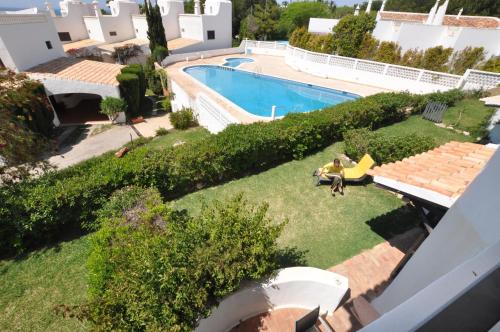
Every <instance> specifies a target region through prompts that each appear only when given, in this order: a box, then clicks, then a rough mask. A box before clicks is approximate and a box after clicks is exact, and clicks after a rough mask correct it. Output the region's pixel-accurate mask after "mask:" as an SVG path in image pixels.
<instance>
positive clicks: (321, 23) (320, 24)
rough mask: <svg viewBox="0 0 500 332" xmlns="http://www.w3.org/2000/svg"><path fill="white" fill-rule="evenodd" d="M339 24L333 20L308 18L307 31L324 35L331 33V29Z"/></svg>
mask: <svg viewBox="0 0 500 332" xmlns="http://www.w3.org/2000/svg"><path fill="white" fill-rule="evenodd" d="M337 23H339V20H337V19H333V18H312V17H311V18H310V19H309V26H308V28H307V30H308V31H309V32H310V33H315V34H318V35H326V34H329V33H332V30H333V28H334V27H335V26H336V25H337Z"/></svg>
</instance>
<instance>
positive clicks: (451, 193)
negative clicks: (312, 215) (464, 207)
mask: <svg viewBox="0 0 500 332" xmlns="http://www.w3.org/2000/svg"><path fill="white" fill-rule="evenodd" d="M494 152H495V148H494V147H491V146H485V145H480V144H474V143H468V142H466V143H461V142H455V141H452V142H449V143H446V144H444V145H442V146H440V147H437V148H435V149H434V150H431V151H428V152H424V153H421V154H418V155H416V156H412V157H409V158H405V159H403V160H402V161H397V162H395V163H389V164H384V165H382V166H378V167H375V168H374V169H373V170H371V171H369V174H370V175H372V176H374V181H375V182H376V183H379V184H382V185H384V186H386V187H390V188H392V189H396V190H398V191H401V192H405V193H407V194H410V195H412V196H414V197H418V198H421V199H424V200H427V201H431V202H433V203H436V204H439V205H442V206H445V207H450V206H451V204H453V202H454V201H455V200H456V199H457V198H458V197H459V196H460V195H461V194H462V193H463V192H464V190H465V188H467V186H468V185H469V183H471V181H472V180H474V178H475V177H476V176H477V175H478V174H479V172H480V171H481V170H482V169H483V167H484V165H485V164H486V163H487V162H488V160H489V159H490V158H491V156H492V155H493V153H494Z"/></svg>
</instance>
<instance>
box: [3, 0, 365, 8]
mask: <svg viewBox="0 0 500 332" xmlns="http://www.w3.org/2000/svg"><path fill="white" fill-rule="evenodd" d="M59 1H60V0H50V2H52V3H53V4H54V8H58V7H59ZM82 1H83V2H92V0H82ZM99 2H100V3H101V6H102V7H104V5H105V4H106V0H99ZM138 2H140V3H142V2H143V0H138ZM361 2H363V0H335V3H336V4H337V6H344V5H348V6H352V5H353V4H356V3H361ZM44 3H45V0H0V8H29V7H41V8H42V7H44V6H45V5H44Z"/></svg>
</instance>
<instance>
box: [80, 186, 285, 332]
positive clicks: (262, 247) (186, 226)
mask: <svg viewBox="0 0 500 332" xmlns="http://www.w3.org/2000/svg"><path fill="white" fill-rule="evenodd" d="M131 191H135V192H134V193H131ZM131 194H132V195H135V196H131ZM114 201H119V204H115V203H114ZM124 203H125V204H124ZM110 204H114V205H115V206H116V207H117V209H116V210H117V211H118V212H119V213H111V216H110V217H108V218H105V219H103V223H102V226H101V228H100V230H99V231H97V233H96V234H95V235H94V236H93V237H92V245H91V254H90V257H89V260H88V267H89V294H90V302H89V303H88V304H87V305H85V306H83V307H82V309H83V310H82V312H83V314H82V315H81V317H82V318H85V319H88V320H90V321H91V322H92V323H93V324H94V327H95V328H96V329H97V330H122V331H125V330H128V331H142V330H151V331H160V330H164V331H165V330H166V331H192V330H194V328H195V327H196V325H197V324H198V322H199V320H200V319H201V318H205V317H207V316H208V315H209V314H210V311H211V309H212V308H213V307H214V306H216V305H217V304H218V302H219V301H220V300H221V299H222V298H223V297H224V296H227V295H229V294H231V293H233V292H234V291H236V290H238V288H239V287H240V286H241V283H242V282H243V281H247V280H262V278H265V277H268V276H270V275H272V273H273V271H274V270H275V269H276V268H278V267H279V266H278V264H277V259H276V258H277V257H278V253H279V250H278V245H277V238H278V237H279V235H280V233H281V232H282V229H283V226H284V224H283V223H275V222H272V221H271V220H270V219H269V218H267V217H266V213H267V206H266V205H262V206H251V205H249V204H248V203H247V202H246V201H245V200H244V199H243V198H242V196H241V195H238V196H236V197H235V198H233V199H231V200H229V201H226V202H213V203H211V204H210V205H205V206H204V207H203V208H202V211H201V213H200V214H199V215H198V216H194V217H193V216H190V215H188V213H187V212H186V211H174V210H173V209H172V208H171V207H170V206H168V205H167V204H164V203H162V202H161V198H160V195H159V193H158V192H157V191H155V190H152V189H148V190H144V191H142V192H141V190H137V189H130V188H126V189H124V190H121V191H119V192H118V193H116V194H115V195H114V197H113V198H111V200H110ZM123 206H126V207H127V208H126V209H125V210H124V209H123ZM108 210H109V209H108Z"/></svg>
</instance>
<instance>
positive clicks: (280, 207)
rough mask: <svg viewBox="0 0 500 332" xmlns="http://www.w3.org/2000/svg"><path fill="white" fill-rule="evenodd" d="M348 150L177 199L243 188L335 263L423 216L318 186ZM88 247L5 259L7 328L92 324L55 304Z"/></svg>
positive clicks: (299, 241)
mask: <svg viewBox="0 0 500 332" xmlns="http://www.w3.org/2000/svg"><path fill="white" fill-rule="evenodd" d="M380 131H383V132H386V133H388V134H399V133H412V132H416V133H421V134H425V135H430V136H432V137H434V138H435V139H436V141H437V142H439V143H445V142H447V141H450V140H458V141H469V140H471V139H472V138H471V137H467V136H464V135H462V134H458V133H456V132H454V131H452V130H447V129H443V128H439V127H437V126H435V125H434V124H433V123H432V122H430V121H426V120H422V119H421V118H420V117H419V116H413V117H411V118H410V119H408V120H406V121H404V122H401V123H398V124H395V125H392V126H390V127H386V128H382V129H380ZM208 135H210V134H209V133H208V131H206V130H205V129H202V128H192V129H189V130H185V131H172V132H169V133H168V134H167V135H165V136H161V137H157V138H155V139H153V140H152V141H151V142H149V143H148V146H149V147H150V148H153V149H154V148H160V147H162V146H166V145H172V144H174V143H175V142H176V141H178V140H183V141H188V140H191V141H197V140H200V141H201V140H203V139H204V138H205V137H207V136H208ZM342 152H343V143H336V144H334V145H332V146H330V147H328V148H327V149H325V150H323V151H321V152H319V153H317V154H314V155H312V156H309V157H307V158H305V159H303V160H297V161H292V162H288V163H286V164H283V165H280V166H278V167H275V168H273V169H270V170H268V171H265V172H262V173H260V174H257V175H253V176H249V177H246V178H242V179H239V180H235V181H232V182H229V183H226V184H223V185H220V186H217V187H213V188H208V189H204V190H201V191H199V192H196V193H193V194H190V195H187V196H185V197H183V198H181V199H179V200H177V201H175V202H173V204H174V206H175V207H176V208H186V209H188V210H190V211H192V212H194V213H196V212H197V211H199V209H200V207H201V204H202V202H204V201H207V202H208V201H210V200H213V199H224V198H228V197H231V196H232V195H234V194H236V193H239V192H243V193H244V194H245V196H246V198H248V199H249V200H250V201H252V202H254V203H262V202H268V203H269V204H270V208H269V214H270V215H271V216H272V217H273V218H276V219H285V218H288V219H289V220H290V222H289V224H288V225H287V227H286V229H285V231H284V234H283V236H282V237H281V238H280V244H281V245H282V246H292V247H297V248H298V249H299V250H302V251H305V258H306V261H307V264H309V265H311V266H316V267H320V268H328V267H330V266H332V265H335V264H337V263H339V262H341V261H343V260H345V259H347V258H349V257H351V256H353V255H356V254H358V253H359V252H360V251H362V250H364V249H368V248H371V247H373V246H374V245H376V244H378V243H380V242H382V241H383V240H384V239H385V238H390V237H391V236H392V235H393V234H396V233H400V232H402V231H404V230H405V229H407V228H409V227H412V225H414V223H415V222H416V220H417V215H416V214H415V211H413V210H412V209H410V208H407V207H406V206H405V205H404V203H403V202H402V201H401V200H399V199H398V198H397V197H395V196H394V195H392V194H390V193H388V192H387V191H385V190H382V189H378V188H376V187H375V186H374V185H373V184H369V185H367V186H362V185H349V186H348V187H347V188H346V195H345V196H339V195H337V197H335V198H332V197H331V196H330V194H329V190H328V186H321V187H315V186H314V185H313V181H312V177H311V173H312V171H313V170H314V169H315V168H316V167H318V166H321V165H323V164H324V163H325V162H326V161H328V160H330V159H331V158H332V157H333V156H337V155H339V154H340V153H342ZM88 246H89V242H88V237H82V238H80V239H76V240H73V241H69V242H63V243H61V244H60V245H58V246H57V247H53V248H50V249H46V250H40V251H36V252H33V253H31V254H29V255H27V256H26V257H23V258H22V259H17V260H6V261H0V330H1V331H16V330H17V331H47V330H50V331H81V330H85V326H84V325H82V324H81V323H80V322H78V321H77V320H76V319H64V318H62V317H60V316H56V315H55V314H54V313H53V308H54V306H56V305H59V304H67V305H75V304H78V303H82V302H83V301H84V300H85V297H86V292H87V284H86V280H87V275H86V274H87V271H86V264H85V263H86V260H87V256H88Z"/></svg>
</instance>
